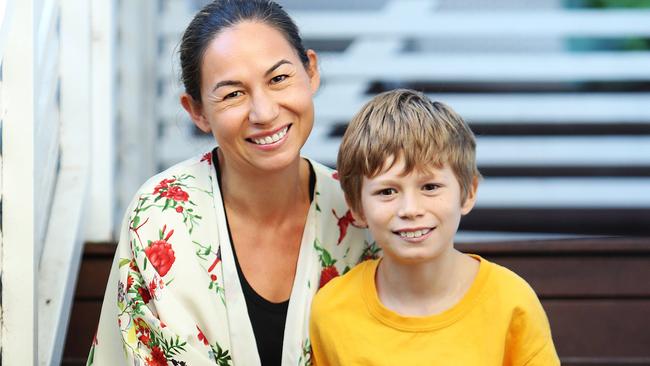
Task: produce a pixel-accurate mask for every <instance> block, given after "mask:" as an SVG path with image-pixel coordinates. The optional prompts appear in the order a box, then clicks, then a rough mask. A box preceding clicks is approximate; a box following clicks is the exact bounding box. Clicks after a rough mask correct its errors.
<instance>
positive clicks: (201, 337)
mask: <svg viewBox="0 0 650 366" xmlns="http://www.w3.org/2000/svg"><path fill="white" fill-rule="evenodd" d="M196 329H198V330H199V334H198V335H197V337H199V341H202V342H203V344H205V345H206V346H207V345H208V339H207V338H205V334H203V331H201V328H199V326H198V325H197V326H196Z"/></svg>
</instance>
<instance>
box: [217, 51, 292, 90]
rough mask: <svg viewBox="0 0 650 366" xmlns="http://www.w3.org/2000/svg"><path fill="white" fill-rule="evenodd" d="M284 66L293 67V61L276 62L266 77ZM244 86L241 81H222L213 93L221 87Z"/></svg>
mask: <svg viewBox="0 0 650 366" xmlns="http://www.w3.org/2000/svg"><path fill="white" fill-rule="evenodd" d="M284 64H289V65H293V63H292V62H291V61H289V60H286V59H282V60H280V61H278V62H276V63H275V64H273V66H271V67H269V69H268V70H266V72H265V73H264V76H269V74H271V73H272V72H273V71H275V70H276V69H277V68H278V67H280V66H282V65H284ZM242 85H244V84H243V83H242V82H241V81H238V80H222V81H220V82H218V83H216V84H215V85H214V87H213V88H212V92H214V91H215V90H217V89H219V88H221V87H224V86H242Z"/></svg>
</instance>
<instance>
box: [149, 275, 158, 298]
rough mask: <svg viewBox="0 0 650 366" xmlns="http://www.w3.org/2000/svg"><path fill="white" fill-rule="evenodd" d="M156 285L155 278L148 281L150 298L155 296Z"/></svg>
mask: <svg viewBox="0 0 650 366" xmlns="http://www.w3.org/2000/svg"><path fill="white" fill-rule="evenodd" d="M156 287H158V286H157V284H156V280H155V279H153V280H151V282H149V294H150V295H151V297H152V298H155V297H156Z"/></svg>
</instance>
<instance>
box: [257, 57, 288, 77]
mask: <svg viewBox="0 0 650 366" xmlns="http://www.w3.org/2000/svg"><path fill="white" fill-rule="evenodd" d="M284 64H289V65H293V63H291V61H289V60H285V59H282V60H280V61H278V62H276V63H275V64H274V65H273V66H271V67H270V68H269V69H268V70H266V72H265V73H264V76H269V74H270V73H272V72H273V71H275V69H277V68H278V67H280V66H281V65H284Z"/></svg>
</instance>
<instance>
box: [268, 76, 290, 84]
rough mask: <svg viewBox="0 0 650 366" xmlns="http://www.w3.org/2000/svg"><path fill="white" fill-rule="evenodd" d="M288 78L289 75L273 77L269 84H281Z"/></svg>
mask: <svg viewBox="0 0 650 366" xmlns="http://www.w3.org/2000/svg"><path fill="white" fill-rule="evenodd" d="M288 77H289V75H286V74H282V75H278V76H274V77H272V78H271V84H277V83H281V82H283V81H284V80H285V79H286V78H288Z"/></svg>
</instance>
